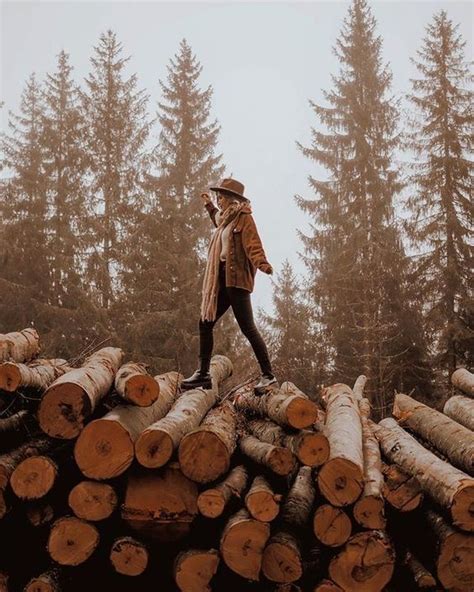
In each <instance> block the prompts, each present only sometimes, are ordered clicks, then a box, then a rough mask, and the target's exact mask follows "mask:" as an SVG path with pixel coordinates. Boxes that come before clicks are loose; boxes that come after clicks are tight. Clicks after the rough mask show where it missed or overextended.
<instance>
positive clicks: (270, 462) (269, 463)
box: [239, 436, 296, 475]
mask: <svg viewBox="0 0 474 592" xmlns="http://www.w3.org/2000/svg"><path fill="white" fill-rule="evenodd" d="M239 446H240V450H241V451H242V452H243V453H244V454H245V455H246V456H248V457H249V458H251V459H252V460H253V461H255V462H256V463H258V464H261V465H262V466H264V467H267V468H269V469H270V470H272V471H273V472H274V473H276V474H277V475H289V474H290V473H291V472H292V471H293V469H294V468H295V464H296V458H295V456H294V455H293V454H292V453H291V451H290V450H288V448H283V447H281V446H273V444H267V443H266V442H261V441H260V440H259V439H258V438H255V436H243V437H242V438H240V440H239Z"/></svg>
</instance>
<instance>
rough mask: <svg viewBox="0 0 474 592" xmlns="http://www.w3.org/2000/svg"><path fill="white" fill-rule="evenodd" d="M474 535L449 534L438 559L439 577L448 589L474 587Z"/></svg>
mask: <svg viewBox="0 0 474 592" xmlns="http://www.w3.org/2000/svg"><path fill="white" fill-rule="evenodd" d="M473 565H474V537H473V536H471V535H467V534H464V533H461V532H455V531H453V533H452V534H451V535H449V536H448V537H447V538H446V539H445V540H444V541H443V544H442V546H441V553H440V555H439V557H438V561H437V571H438V578H439V580H440V582H441V583H442V584H443V586H444V587H445V588H446V589H447V590H473V589H474V568H473Z"/></svg>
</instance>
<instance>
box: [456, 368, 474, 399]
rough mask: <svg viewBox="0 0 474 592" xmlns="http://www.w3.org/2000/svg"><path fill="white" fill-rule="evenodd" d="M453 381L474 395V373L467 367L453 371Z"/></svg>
mask: <svg viewBox="0 0 474 592" xmlns="http://www.w3.org/2000/svg"><path fill="white" fill-rule="evenodd" d="M451 382H452V384H453V385H454V386H455V387H456V388H458V389H459V390H460V391H462V392H463V393H465V394H466V395H468V396H469V397H474V374H472V372H469V370H466V368H458V369H457V370H456V371H455V372H453V374H452V376H451Z"/></svg>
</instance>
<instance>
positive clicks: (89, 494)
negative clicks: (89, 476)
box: [68, 481, 118, 522]
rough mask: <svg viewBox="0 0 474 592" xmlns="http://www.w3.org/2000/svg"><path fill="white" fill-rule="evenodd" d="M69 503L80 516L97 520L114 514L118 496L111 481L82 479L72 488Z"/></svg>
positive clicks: (92, 520) (84, 518)
mask: <svg viewBox="0 0 474 592" xmlns="http://www.w3.org/2000/svg"><path fill="white" fill-rule="evenodd" d="M68 503H69V507H70V508H71V510H72V511H73V512H74V514H75V515H76V516H77V517H78V518H82V519H83V520H88V521H90V522H96V521H98V520H105V519H106V518H109V516H111V515H112V513H113V511H114V510H115V508H116V507H117V504H118V498H117V493H116V491H115V489H114V488H113V487H112V485H110V484H109V483H100V482H98V481H81V482H80V483H78V484H77V485H76V486H75V487H73V488H72V489H71V491H70V493H69V498H68Z"/></svg>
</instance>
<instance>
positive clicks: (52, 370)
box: [0, 359, 72, 393]
mask: <svg viewBox="0 0 474 592" xmlns="http://www.w3.org/2000/svg"><path fill="white" fill-rule="evenodd" d="M71 370H72V368H70V367H69V365H68V363H67V361H66V360H61V359H54V360H34V361H33V362H30V363H29V364H21V363H20V362H3V364H1V365H0V389H2V390H4V391H6V392H8V393H13V392H15V391H16V390H17V389H18V388H20V387H25V388H34V389H37V390H38V391H45V390H46V389H47V388H48V386H49V385H50V384H52V383H53V382H54V381H55V380H56V379H57V378H59V377H60V376H62V375H63V374H66V372H70V371H71Z"/></svg>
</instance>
